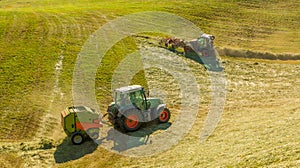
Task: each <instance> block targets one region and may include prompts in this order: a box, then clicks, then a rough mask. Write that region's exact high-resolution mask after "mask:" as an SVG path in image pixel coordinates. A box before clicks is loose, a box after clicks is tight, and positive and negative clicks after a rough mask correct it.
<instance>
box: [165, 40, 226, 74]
mask: <svg viewBox="0 0 300 168" xmlns="http://www.w3.org/2000/svg"><path fill="white" fill-rule="evenodd" d="M214 39H215V36H213V35H209V34H202V35H200V37H199V38H197V39H193V40H191V41H188V42H186V41H184V40H182V39H178V38H165V39H162V40H161V42H160V44H161V45H164V47H166V48H167V49H169V50H171V51H174V52H176V49H178V48H183V51H184V56H185V57H187V58H190V59H192V60H194V61H196V62H198V63H200V64H203V65H204V66H205V68H206V69H208V70H211V71H222V70H223V69H224V68H222V67H221V65H220V63H219V60H218V58H217V53H216V50H215V48H214V44H213V41H214Z"/></svg>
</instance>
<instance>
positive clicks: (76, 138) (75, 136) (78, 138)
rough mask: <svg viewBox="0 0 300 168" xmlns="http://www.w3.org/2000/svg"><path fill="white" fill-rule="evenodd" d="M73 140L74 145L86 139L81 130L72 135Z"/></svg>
mask: <svg viewBox="0 0 300 168" xmlns="http://www.w3.org/2000/svg"><path fill="white" fill-rule="evenodd" d="M71 141H72V143H73V144H74V145H80V144H82V143H83V141H84V137H83V135H82V134H81V133H80V132H75V133H73V134H72V136H71Z"/></svg>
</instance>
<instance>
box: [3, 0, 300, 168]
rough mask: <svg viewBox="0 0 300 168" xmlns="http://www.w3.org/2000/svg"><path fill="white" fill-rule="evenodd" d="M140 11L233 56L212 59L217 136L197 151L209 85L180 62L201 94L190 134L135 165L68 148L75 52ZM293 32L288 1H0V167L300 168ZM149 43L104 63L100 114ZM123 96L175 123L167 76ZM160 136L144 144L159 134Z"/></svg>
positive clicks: (123, 43) (137, 42) (95, 150)
mask: <svg viewBox="0 0 300 168" xmlns="http://www.w3.org/2000/svg"><path fill="white" fill-rule="evenodd" d="M145 11H162V12H169V13H172V14H174V15H177V16H180V17H183V18H185V19H187V20H189V21H191V22H192V23H194V24H195V25H196V26H198V27H199V28H200V29H201V30H202V31H203V32H205V33H208V34H213V35H214V36H215V37H216V39H215V46H217V47H220V48H223V49H227V50H228V51H232V52H231V53H234V52H235V53H236V52H238V53H239V54H237V55H240V56H239V57H238V56H237V55H230V52H227V53H225V52H220V58H221V63H222V65H223V66H224V68H225V71H224V74H225V77H226V83H227V85H226V102H225V106H224V110H223V114H222V117H221V120H220V122H219V124H218V126H217V128H216V129H215V130H214V132H213V134H212V135H211V136H210V137H209V138H208V139H207V140H206V141H203V142H200V141H199V135H200V132H201V130H202V127H203V124H204V121H205V118H206V116H207V113H208V111H209V108H210V103H211V102H212V100H211V97H212V90H211V87H210V86H211V80H210V73H209V72H207V71H206V70H205V68H204V67H203V66H202V65H200V64H198V63H197V62H195V61H192V60H190V59H187V58H185V57H183V56H182V55H180V54H178V55H175V57H178V58H180V59H181V60H183V61H184V63H185V64H186V65H188V67H189V69H190V71H191V72H192V73H193V76H194V77H195V79H196V82H197V84H198V86H199V87H198V88H197V89H198V91H199V93H200V94H199V110H198V111H197V116H196V118H195V121H194V123H193V126H192V128H191V129H190V130H189V131H188V133H187V134H186V135H185V136H184V137H183V138H182V139H181V140H180V141H179V142H178V143H177V144H176V145H174V146H172V147H171V148H170V149H168V150H166V151H163V152H161V153H159V154H156V155H153V156H145V157H127V156H125V155H123V154H122V152H121V153H118V152H111V151H108V150H106V149H104V148H103V147H102V146H101V145H97V144H95V143H94V142H93V141H87V142H85V143H84V144H82V145H79V146H74V145H72V144H71V142H70V141H69V138H68V137H67V136H66V134H65V133H64V132H63V129H62V127H61V125H60V112H61V111H62V110H63V109H64V108H66V107H68V106H71V105H72V104H73V99H72V78H73V71H74V66H75V64H76V59H77V56H78V54H79V53H80V52H81V49H82V46H83V45H84V44H85V42H86V41H87V40H88V39H89V38H90V37H91V36H92V35H93V33H95V32H96V31H97V30H98V29H99V28H101V26H103V25H105V24H106V23H109V22H111V21H113V20H114V19H116V18H119V17H122V16H126V15H128V14H133V13H137V12H145ZM299 20H300V2H299V1H298V0H287V1H279V0H266V1H259V0H220V1H213V0H206V1H196V0H179V1H166V0H144V1H139V0H130V1H129V0H116V1H109V0H72V1H71V0H64V1H58V0H52V1H51V0H44V1H38V0H0V46H1V47H0V93H1V94H0V102H1V103H0V114H1V115H0V123H1V125H0V167H101V168H102V167H300V129H299V128H300V60H299V54H300V34H299V30H300V29H299V27H300V22H299ZM174 26H175V27H176V24H175V25H174ZM154 35H155V37H153V36H154ZM154 35H153V34H151V33H148V34H146V38H141V37H144V36H145V35H143V36H141V37H137V36H130V37H126V38H123V39H122V40H120V41H118V42H117V43H116V44H115V45H114V46H113V47H112V48H110V49H109V50H108V52H107V53H106V54H105V56H104V57H103V59H102V62H101V64H100V65H101V66H99V67H98V69H97V72H96V76H95V94H96V99H97V102H98V104H99V109H100V112H101V113H102V114H104V113H105V111H106V108H107V105H108V104H109V103H110V102H111V101H112V100H113V98H112V93H111V86H112V85H111V82H112V77H113V74H114V72H115V70H116V69H117V68H118V66H119V65H120V64H122V63H123V62H122V61H124V60H126V58H127V55H128V54H130V53H134V52H135V51H137V50H138V49H139V48H140V47H141V46H142V47H149V46H150V45H153V44H155V43H158V41H159V38H162V37H163V35H160V34H154ZM147 36H150V38H148V37H147ZM195 38H196V37H195ZM145 45H146V46H145ZM147 45H149V46H147ZM243 53H248V54H249V53H253V54H255V53H272V54H273V55H281V58H283V59H284V56H287V57H286V59H287V60H283V59H281V60H270V59H260V58H259V57H258V56H252V55H248V56H249V57H251V58H247V57H246V56H245V55H243ZM258 55H259V54H258ZM172 56H174V54H173V55H172ZM241 57H243V58H241ZM174 59H175V58H174ZM139 63H140V62H138V61H137V64H139ZM137 66H138V65H137ZM131 84H140V85H142V86H144V87H145V88H148V87H150V85H151V86H155V87H156V88H158V92H157V93H152V94H153V95H155V96H162V97H163V99H164V101H165V102H166V104H167V105H168V107H169V108H170V110H171V111H172V112H173V113H174V115H172V118H171V120H170V121H171V124H172V123H175V120H176V119H177V118H176V117H177V116H178V111H179V106H180V86H179V84H178V83H176V79H175V78H174V77H172V75H170V74H168V73H166V72H164V71H162V70H161V69H155V68H154V69H149V70H147V71H139V72H138V73H137V74H135V75H134V77H133V79H132V80H131ZM160 91H162V92H160ZM159 92H160V93H161V94H160V93H159ZM183 112H185V110H184V109H183ZM183 124H184V123H183ZM170 127H172V125H171V126H170ZM151 128H153V127H151ZM159 128H160V127H159ZM159 128H154V130H157V131H154V132H153V135H155V134H160V133H162V132H164V131H166V130H164V129H159ZM102 131H103V132H102V134H105V130H102ZM151 135H152V134H151ZM151 135H150V140H151ZM168 138H169V139H172V137H168ZM143 147H147V144H145V145H142V146H137V147H134V148H132V149H129V151H130V150H134V149H137V150H139V149H143ZM125 152H126V151H125Z"/></svg>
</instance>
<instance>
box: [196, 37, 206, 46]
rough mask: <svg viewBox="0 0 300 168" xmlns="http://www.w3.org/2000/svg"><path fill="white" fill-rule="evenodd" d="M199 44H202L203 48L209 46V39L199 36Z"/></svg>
mask: <svg viewBox="0 0 300 168" xmlns="http://www.w3.org/2000/svg"><path fill="white" fill-rule="evenodd" d="M198 44H199V45H200V47H201V48H205V47H207V44H208V42H207V39H205V38H203V37H200V38H198Z"/></svg>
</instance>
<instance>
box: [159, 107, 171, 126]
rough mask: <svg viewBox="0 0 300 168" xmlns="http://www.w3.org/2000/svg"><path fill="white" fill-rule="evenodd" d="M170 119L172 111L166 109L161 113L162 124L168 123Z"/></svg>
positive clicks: (160, 120)
mask: <svg viewBox="0 0 300 168" xmlns="http://www.w3.org/2000/svg"><path fill="white" fill-rule="evenodd" d="M170 117H171V113H170V110H169V109H167V108H164V110H163V111H161V112H160V113H159V117H158V120H159V122H160V123H166V122H168V121H169V119H170Z"/></svg>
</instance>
